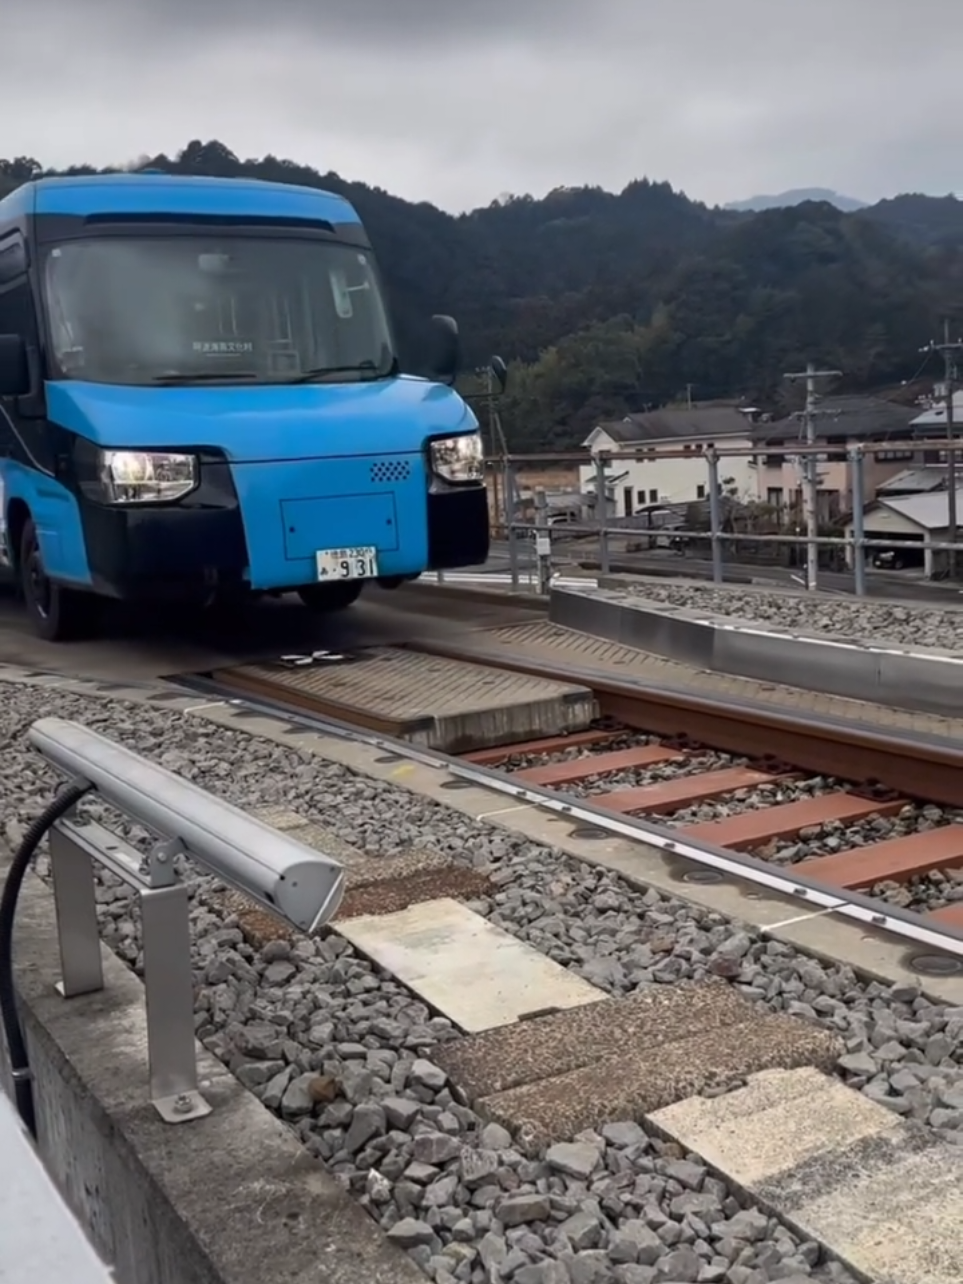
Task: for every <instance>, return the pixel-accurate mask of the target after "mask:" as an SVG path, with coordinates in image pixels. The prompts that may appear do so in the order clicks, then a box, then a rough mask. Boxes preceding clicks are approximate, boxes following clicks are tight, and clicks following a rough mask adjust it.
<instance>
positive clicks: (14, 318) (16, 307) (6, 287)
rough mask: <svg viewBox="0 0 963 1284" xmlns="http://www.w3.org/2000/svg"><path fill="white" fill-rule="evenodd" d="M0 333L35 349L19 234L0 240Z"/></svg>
mask: <svg viewBox="0 0 963 1284" xmlns="http://www.w3.org/2000/svg"><path fill="white" fill-rule="evenodd" d="M0 334H19V335H20V337H21V338H22V339H23V341H24V343H26V344H27V345H28V347H32V348H36V346H37V318H36V313H35V311H34V303H33V294H32V292H31V289H30V278H29V277H28V275H27V251H26V247H25V246H24V243H23V239H22V238H21V236H20V234H19V232H18V233H15V234H14V236H12V237H8V238H5V239H4V240H3V241H0Z"/></svg>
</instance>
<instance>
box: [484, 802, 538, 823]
mask: <svg viewBox="0 0 963 1284" xmlns="http://www.w3.org/2000/svg"><path fill="white" fill-rule="evenodd" d="M538 805H539V804H538V803H515V805H514V806H513V807H498V808H496V809H495V811H480V812H479V813H478V815H477V816H476V817H475V819H476V820H487V819H488V817H489V816H507V815H508V814H509V812H512V811H531V809H532V808H533V807H538Z"/></svg>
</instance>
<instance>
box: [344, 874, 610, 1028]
mask: <svg viewBox="0 0 963 1284" xmlns="http://www.w3.org/2000/svg"><path fill="white" fill-rule="evenodd" d="M334 928H335V931H337V932H338V933H339V934H340V935H341V936H343V937H344V938H345V940H347V941H350V943H351V944H352V945H354V946H355V947H356V948H357V949H359V950H360V951H361V952H362V953H363V954H366V955H367V956H368V957H369V958H370V959H372V960H373V961H374V962H375V963H377V964H378V966H379V967H383V968H384V969H385V970H386V971H388V972H391V973H392V975H393V976H394V977H396V978H397V980H399V981H401V982H402V984H403V985H407V986H408V988H409V989H411V990H413V991H414V992H415V993H416V994H418V995H420V997H421V998H423V999H424V1000H425V1002H426V1003H429V1004H430V1005H431V1006H432V1007H433V1008H436V1009H437V1010H438V1011H439V1012H443V1013H444V1014H445V1016H447V1017H448V1018H449V1019H450V1020H452V1021H454V1023H455V1024H456V1025H457V1026H459V1027H460V1028H461V1029H462V1030H466V1031H468V1032H472V1033H473V1032H477V1031H480V1030H490V1029H492V1028H494V1027H495V1026H503V1025H509V1024H511V1023H512V1022H513V1021H517V1020H518V1019H519V1017H523V1016H526V1015H527V1014H529V1013H532V1012H544V1011H546V1010H551V1009H556V1008H571V1007H577V1006H579V1005H581V1004H584V1003H597V1002H599V1001H600V1000H601V999H604V998H606V997H607V996H606V995H605V994H604V993H603V991H601V990H598V989H596V988H595V986H594V985H590V984H589V983H588V981H583V980H582V978H581V977H578V976H576V975H575V974H574V972H569V971H567V970H566V969H565V968H563V967H561V966H560V964H558V963H555V962H553V960H552V959H550V958H547V957H546V956H545V955H544V954H541V953H539V951H538V950H534V949H532V947H531V946H530V945H526V944H525V943H524V941H519V940H517V939H516V938H515V937H514V936H510V935H509V934H508V933H507V932H503V931H502V929H501V928H500V927H495V926H494V924H492V923H489V922H488V920H487V919H484V918H482V916H481V915H480V914H475V913H474V912H473V911H472V910H470V909H467V908H466V907H465V906H464V905H461V904H459V902H458V901H454V900H450V899H449V898H447V897H444V898H441V899H439V900H434V901H423V902H421V904H418V905H411V906H409V908H408V909H405V910H401V911H400V912H398V913H395V914H378V915H374V914H369V915H364V916H361V917H359V918H354V919H349V920H347V921H345V922H336V923H335V924H334Z"/></svg>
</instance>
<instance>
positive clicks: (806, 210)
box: [0, 140, 963, 450]
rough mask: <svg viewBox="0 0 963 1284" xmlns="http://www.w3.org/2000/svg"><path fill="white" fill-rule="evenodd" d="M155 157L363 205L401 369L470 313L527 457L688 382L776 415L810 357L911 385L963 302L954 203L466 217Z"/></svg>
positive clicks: (505, 201)
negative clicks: (434, 335) (787, 384)
mask: <svg viewBox="0 0 963 1284" xmlns="http://www.w3.org/2000/svg"><path fill="white" fill-rule="evenodd" d="M147 163H148V164H149V165H150V166H151V167H152V168H157V169H162V170H168V171H170V172H174V173H184V174H210V175H215V176H219V177H237V178H241V177H244V178H256V179H265V180H270V181H277V182H289V183H301V184H305V185H307V186H313V187H323V188H327V189H329V190H333V191H335V192H339V193H341V194H343V195H344V196H346V197H347V198H348V199H349V200H350V201H351V202H352V203H353V204H354V205H355V207H356V209H357V210H358V212H359V214H360V215H361V217H362V219H363V220H364V222H365V225H366V226H367V228H368V231H369V233H370V235H371V239H372V243H373V245H374V247H375V250H376V253H377V255H378V259H379V262H380V265H381V270H382V275H383V277H384V280H385V285H386V290H387V293H388V297H389V303H390V305H391V311H392V315H393V317H394V320H395V328H396V332H397V335H398V340H399V350H400V355H401V359H402V362H403V364H404V366H405V367H406V368H407V369H413V370H418V369H422V370H423V369H424V367H425V363H426V360H427V352H428V350H427V339H426V330H427V320H428V318H429V317H430V316H431V314H432V313H435V312H443V313H449V314H451V315H453V316H455V317H456V318H457V320H458V322H459V325H460V328H461V332H462V335H463V340H464V348H465V362H466V368H468V369H470V368H472V367H475V366H477V365H480V364H482V363H484V362H486V361H487V360H488V359H489V357H490V356H491V355H492V353H495V352H497V353H499V354H500V355H501V356H502V357H504V358H505V359H506V360H508V361H510V362H511V363H512V372H511V384H510V391H509V395H508V396H507V397H506V398H505V400H504V401H503V402H502V420H503V425H504V428H505V432H506V435H507V436H508V439H509V441H510V442H511V444H512V445H513V447H515V448H516V449H519V450H540V449H541V450H545V449H549V448H559V449H570V448H572V447H573V446H575V445H577V444H578V442H579V440H580V439H581V438H583V437H584V435H585V432H586V430H587V428H590V427H591V426H592V425H593V424H594V423H597V422H598V421H599V420H600V419H604V418H619V417H621V416H623V415H625V414H628V413H631V412H633V411H637V410H641V409H644V408H645V407H647V406H652V405H661V404H665V403H666V402H668V401H671V400H672V399H673V398H675V397H677V396H678V395H679V394H680V393H683V392H684V390H685V389H686V385H687V384H691V385H692V394H693V396H694V397H696V398H697V399H699V400H709V399H712V398H717V397H731V396H741V395H745V396H749V397H751V398H752V399H753V401H754V402H756V403H757V404H761V405H763V406H773V407H774V406H775V405H776V404H778V398H779V396H780V389H781V387H782V375H783V372H784V371H786V370H796V369H799V368H800V366H802V365H805V363H806V361H807V360H813V361H817V362H819V363H820V364H821V365H825V366H830V367H836V368H838V369H841V370H843V371H845V379H844V380H843V382H842V383H841V385H840V391H841V392H842V391H861V390H864V389H870V388H874V387H879V386H881V385H884V384H891V385H898V384H899V383H900V382H901V381H903V380H907V379H909V378H911V377H913V376H914V375H915V374H917V373H919V370H918V367H919V362H920V357H919V348H920V345H921V344H923V343H925V342H927V340H928V339H929V338H930V336H931V335H932V334H934V333H937V332H938V330H939V327H940V321H941V318H942V316H943V315H944V314H945V313H946V312H948V311H949V312H953V311H954V310H955V309H957V308H958V307H959V306H960V305H963V203H961V202H959V201H957V200H956V199H955V198H953V197H946V198H934V197H927V196H917V195H908V196H900V197H896V198H894V199H893V200H890V201H882V202H880V203H879V204H878V205H874V206H869V207H867V208H863V209H860V210H858V211H856V212H853V213H847V212H844V211H843V210H840V209H838V208H836V207H835V206H834V205H832V204H831V203H829V202H826V201H817V202H814V201H805V202H803V203H802V204H798V205H789V206H783V207H780V208H777V209H771V210H765V211H762V212H759V213H750V212H739V211H735V210H722V209H718V208H710V207H708V206H706V205H704V204H702V203H700V202H698V201H692V200H690V199H689V198H688V197H686V196H685V195H684V194H683V193H681V192H678V191H675V190H674V189H673V188H672V187H671V186H670V185H669V184H668V183H659V182H652V181H650V180H648V179H640V180H639V181H637V182H633V183H630V184H629V185H628V186H627V187H626V188H625V189H624V190H623V191H621V192H619V193H612V192H606V191H603V190H602V189H601V188H595V187H582V188H560V189H558V190H556V191H554V192H551V193H549V195H548V196H546V197H544V198H542V199H538V200H536V199H535V198H534V197H531V196H516V197H508V198H501V199H499V200H497V201H493V202H492V204H491V205H489V206H487V207H484V208H481V209H476V210H473V211H472V212H471V213H468V214H463V215H457V216H456V215H451V214H448V213H445V212H444V211H442V210H439V209H436V208H435V207H434V206H433V205H430V204H428V203H425V202H422V203H412V202H409V201H404V200H401V199H400V198H398V197H396V196H392V195H391V194H390V193H388V192H386V191H384V190H382V189H381V188H378V187H372V186H369V185H367V184H365V183H362V182H356V181H349V180H347V179H344V178H342V177H341V176H340V175H338V174H333V173H327V174H321V173H319V172H317V171H316V170H314V169H311V168H309V167H308V166H304V165H299V164H296V163H295V162H294V161H290V160H284V159H279V158H278V157H275V156H265V157H263V158H261V159H254V160H242V159H241V158H239V157H238V156H237V155H235V154H234V153H233V152H232V151H230V149H229V148H228V147H226V146H225V145H224V144H223V143H219V142H216V141H212V142H201V141H198V140H195V141H194V142H192V143H190V144H188V146H187V147H186V148H185V149H184V150H183V151H182V152H180V153H178V154H177V155H176V156H174V157H168V156H156V157H153V158H152V159H150V161H149V162H147ZM44 172H45V171H44V170H43V169H42V166H41V165H40V164H39V162H37V161H36V160H34V159H32V158H30V157H18V158H15V159H13V160H0V194H2V191H3V189H4V188H7V189H10V188H12V187H14V186H16V185H17V184H18V183H21V182H24V181H27V180H29V179H30V178H32V177H35V176H37V175H39V174H41V173H44ZM68 172H71V173H93V172H96V171H94V170H93V169H91V167H89V166H82V165H81V166H76V167H73V168H72V169H71V170H70V171H68ZM924 373H930V370H929V368H927V369H926V370H925V371H924Z"/></svg>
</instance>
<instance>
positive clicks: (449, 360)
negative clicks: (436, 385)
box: [431, 316, 461, 383]
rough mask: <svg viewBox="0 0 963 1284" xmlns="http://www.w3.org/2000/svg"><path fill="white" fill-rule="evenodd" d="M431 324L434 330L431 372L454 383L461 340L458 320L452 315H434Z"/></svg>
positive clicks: (458, 362)
mask: <svg viewBox="0 0 963 1284" xmlns="http://www.w3.org/2000/svg"><path fill="white" fill-rule="evenodd" d="M431 324H432V327H433V328H434V332H435V340H434V349H435V351H434V358H433V360H432V363H431V370H432V374H434V375H436V376H437V377H438V378H439V379H440V380H442V381H443V382H446V383H454V382H455V379H456V378H457V375H458V370H459V368H460V366H461V340H460V339H459V337H458V322H457V321H456V320H455V319H454V317H444V316H434V317H432V318H431Z"/></svg>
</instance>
